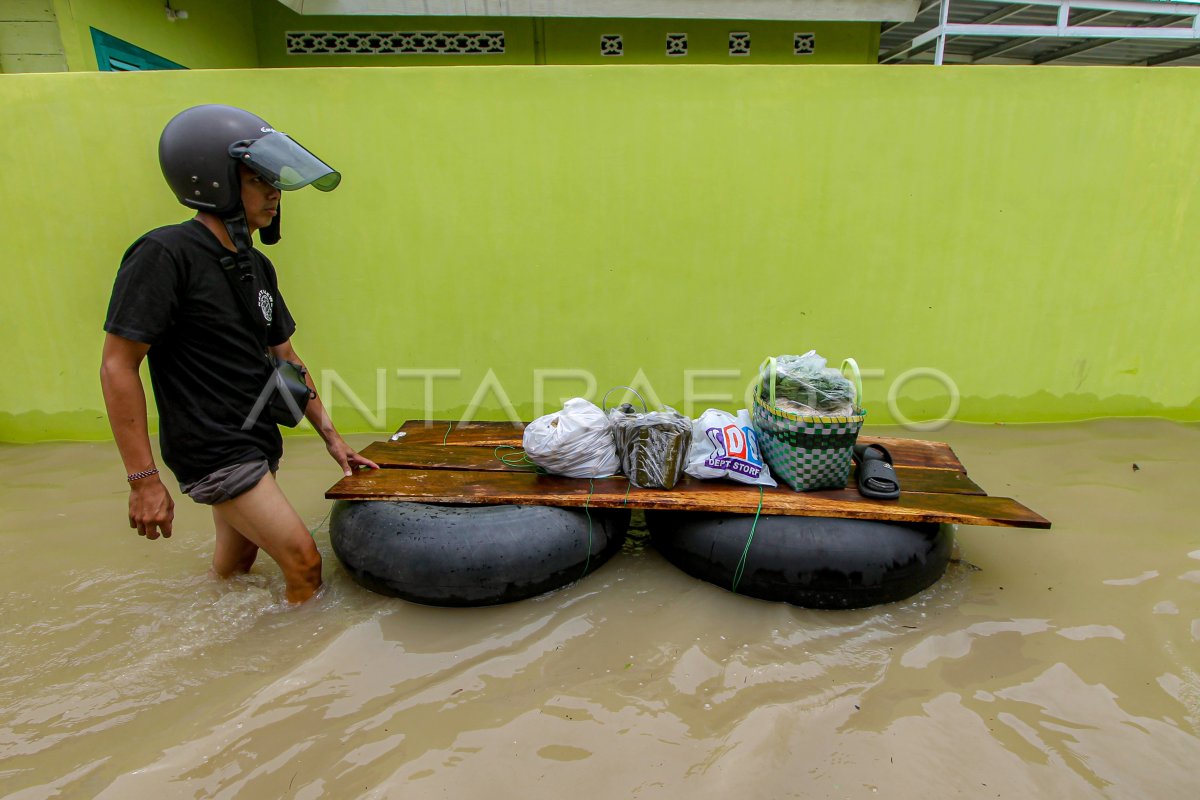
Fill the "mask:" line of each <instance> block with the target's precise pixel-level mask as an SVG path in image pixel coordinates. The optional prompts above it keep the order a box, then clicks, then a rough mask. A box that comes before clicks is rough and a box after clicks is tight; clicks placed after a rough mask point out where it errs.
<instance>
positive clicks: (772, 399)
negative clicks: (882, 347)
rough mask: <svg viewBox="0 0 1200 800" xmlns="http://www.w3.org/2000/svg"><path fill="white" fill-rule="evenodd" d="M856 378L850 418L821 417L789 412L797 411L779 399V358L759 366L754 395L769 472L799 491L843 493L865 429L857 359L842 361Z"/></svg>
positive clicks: (844, 366)
mask: <svg viewBox="0 0 1200 800" xmlns="http://www.w3.org/2000/svg"><path fill="white" fill-rule="evenodd" d="M847 366H849V367H850V370H851V375H852V376H853V385H854V391H855V394H854V400H853V402H852V404H851V406H850V408H851V410H852V411H853V413H852V414H848V415H844V416H821V415H819V414H807V413H797V412H794V411H788V410H785V409H786V408H787V407H789V406H791V407H793V408H794V407H796V406H795V405H794V404H791V403H784V405H783V407H782V408H781V407H780V404H779V402H777V397H776V381H777V370H776V359H775V358H768V359H767V360H766V361H763V363H762V365H761V366H759V368H758V376H759V378H758V385H757V387H756V389H755V392H754V429H755V431H756V432H757V433H758V443H759V446H760V447H761V448H762V454H763V458H764V459H766V462H767V464H768V465H769V466H770V467H771V474H773V475H775V476H776V477H777V478H780V479H781V480H783V481H784V483H786V484H787V485H788V486H791V487H792V488H793V489H795V490H796V491H798V492H808V491H812V490H815V489H844V488H845V487H846V482H847V480H849V478H850V468H851V466H852V455H853V449H854V443H855V441H857V440H858V432H859V430H861V429H862V424H863V420H864V419H865V418H866V413H867V412H866V411H864V410H863V409H862V377H861V375H860V374H859V370H858V363H857V362H856V361H855V360H854V359H853V358H847V359H846V360H845V361H844V362H842V371H843V372H845V369H846V367H847Z"/></svg>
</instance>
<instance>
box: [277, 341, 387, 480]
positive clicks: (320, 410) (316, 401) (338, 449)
mask: <svg viewBox="0 0 1200 800" xmlns="http://www.w3.org/2000/svg"><path fill="white" fill-rule="evenodd" d="M269 349H270V351H271V355H273V356H275V357H276V358H281V359H283V360H284V361H292V362H295V363H297V364H300V365H303V364H304V362H303V361H301V360H300V356H298V355H296V351H295V349H294V348H293V347H292V340H291V339H288V340H287V341H286V342H284V343H283V344H277V345H272V346H271V347H270V348H269ZM306 369H307V367H306ZM304 380H305V382H306V383H307V384H308V388H309V389H312V392H313V397H312V398H310V399H309V401H308V405H307V406H306V407H305V409H304V416H305V417H306V418H307V419H308V421H309V422H311V423H312V426H313V427H314V428H316V429H317V433H319V434H320V435H321V438H322V439H324V440H325V449H326V450H328V451H329V455H331V456H333V460H334V461H336V462H338V466H340V467H341V468H342V472H344V473H346V476H347V477H349V476H350V475H353V474H354V467H360V466H361V467H370V468H371V469H379V465H378V464H376V463H375V462H374V461H372V460H371V459H369V458H364V457H362V456H360V455H359V454H358V453H356V452H355V451H354V448H352V447H351V446H350V445H348V444H346V440H345V439H343V438H342V435H341V434H340V433H338V432H337V428H335V427H333V420H332V419H330V418H329V412H328V411H326V410H325V406H324V405H323V404H322V403H321V398H320V396H319V395H317V386H316V384H315V383H313V378H312V373H306V374H305V376H304Z"/></svg>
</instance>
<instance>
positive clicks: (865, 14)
mask: <svg viewBox="0 0 1200 800" xmlns="http://www.w3.org/2000/svg"><path fill="white" fill-rule="evenodd" d="M279 2H280V3H282V4H283V5H285V6H287V7H288V8H290V9H292V10H293V11H295V12H296V13H298V14H305V15H333V16H420V17H430V16H450V17H602V18H609V19H612V18H618V19H761V20H805V21H812V22H819V21H826V20H830V21H842V22H887V21H911V20H912V19H913V18H914V17H915V16H916V13H917V8H918V6H919V5H920V0H279Z"/></svg>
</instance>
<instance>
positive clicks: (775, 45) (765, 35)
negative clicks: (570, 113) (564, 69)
mask: <svg viewBox="0 0 1200 800" xmlns="http://www.w3.org/2000/svg"><path fill="white" fill-rule="evenodd" d="M545 29H546V62H547V63H549V64H612V63H620V62H632V63H637V64H738V63H743V64H874V63H876V61H878V54H879V23H878V22H774V21H750V20H719V19H717V20H712V19H706V20H700V19H687V20H679V19H666V20H664V19H636V20H635V19H610V20H596V19H568V18H562V17H560V18H557V19H547V20H546V21H545ZM731 31H744V32H747V33H749V34H750V41H751V47H750V54H749V55H746V56H730V55H729V34H730V32H731ZM614 33H615V34H620V35H621V37H622V40H623V44H624V50H625V54H624V55H623V56H620V57H613V56H601V55H600V35H601V34H614ZM668 33H686V34H687V35H688V54H687V55H686V56H667V54H666V35H667V34H668ZM794 33H812V34H815V35H816V50H815V52H813V53H812V54H811V55H803V56H797V55H796V54H795V52H794V48H793V43H792V35H793V34H794Z"/></svg>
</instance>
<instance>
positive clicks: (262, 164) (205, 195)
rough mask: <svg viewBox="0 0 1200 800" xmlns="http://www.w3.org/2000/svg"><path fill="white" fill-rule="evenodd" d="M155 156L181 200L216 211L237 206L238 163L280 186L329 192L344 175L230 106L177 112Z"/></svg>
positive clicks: (223, 213)
mask: <svg viewBox="0 0 1200 800" xmlns="http://www.w3.org/2000/svg"><path fill="white" fill-rule="evenodd" d="M158 162H159V165H160V166H161V167H162V172H163V177H164V178H166V179H167V185H169V186H170V187H171V191H173V192H175V196H176V197H177V198H179V202H181V203H183V204H184V205H185V206H187V207H188V208H195V209H198V210H200V211H209V212H211V213H213V214H216V215H218V216H220V217H226V216H229V215H234V214H237V213H240V211H241V188H240V182H239V181H238V171H237V165H238V164H239V163H243V164H245V165H246V166H248V167H250V168H251V169H253V170H254V171H255V172H257V173H258V174H260V175H262V176H263V177H264V178H266V179H267V180H268V181H269V182H270V183H271V184H272V185H273V186H275V188H277V189H282V190H284V191H290V190H294V189H301V188H303V187H305V186H307V185H309V184H310V183H311V184H312V185H313V186H315V187H317V188H318V189H320V190H321V191H323V192H329V191H332V190H333V189H334V188H336V187H337V185H338V183H340V182H341V180H342V176H341V175H340V174H339V173H337V172H336V171H334V169H333V168H332V167H330V166H328V165H326V164H325V163H324V162H322V161H321V160H320V159H319V158H317V157H316V156H314V155H313V154H312V153H310V152H308V151H307V150H305V149H304V148H303V147H301V146H300V144H299V143H298V142H296V141H295V140H294V139H292V138H291V137H289V136H288V135H287V134H286V133H280V132H279V131H276V130H275V129H274V128H272V127H271V126H270V125H268V124H267V122H266V121H265V120H263V119H262V118H261V117H258V116H255V115H254V114H251V113H250V112H249V111H243V110H242V109H240V108H234V107H233V106H222V105H205V106H195V107H194V108H189V109H187V110H186V111H181V112H179V113H178V114H176V115H175V116H174V117H173V118H172V119H171V121H170V122H168V123H167V127H165V128H163V132H162V136H161V137H160V138H159V140H158Z"/></svg>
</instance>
